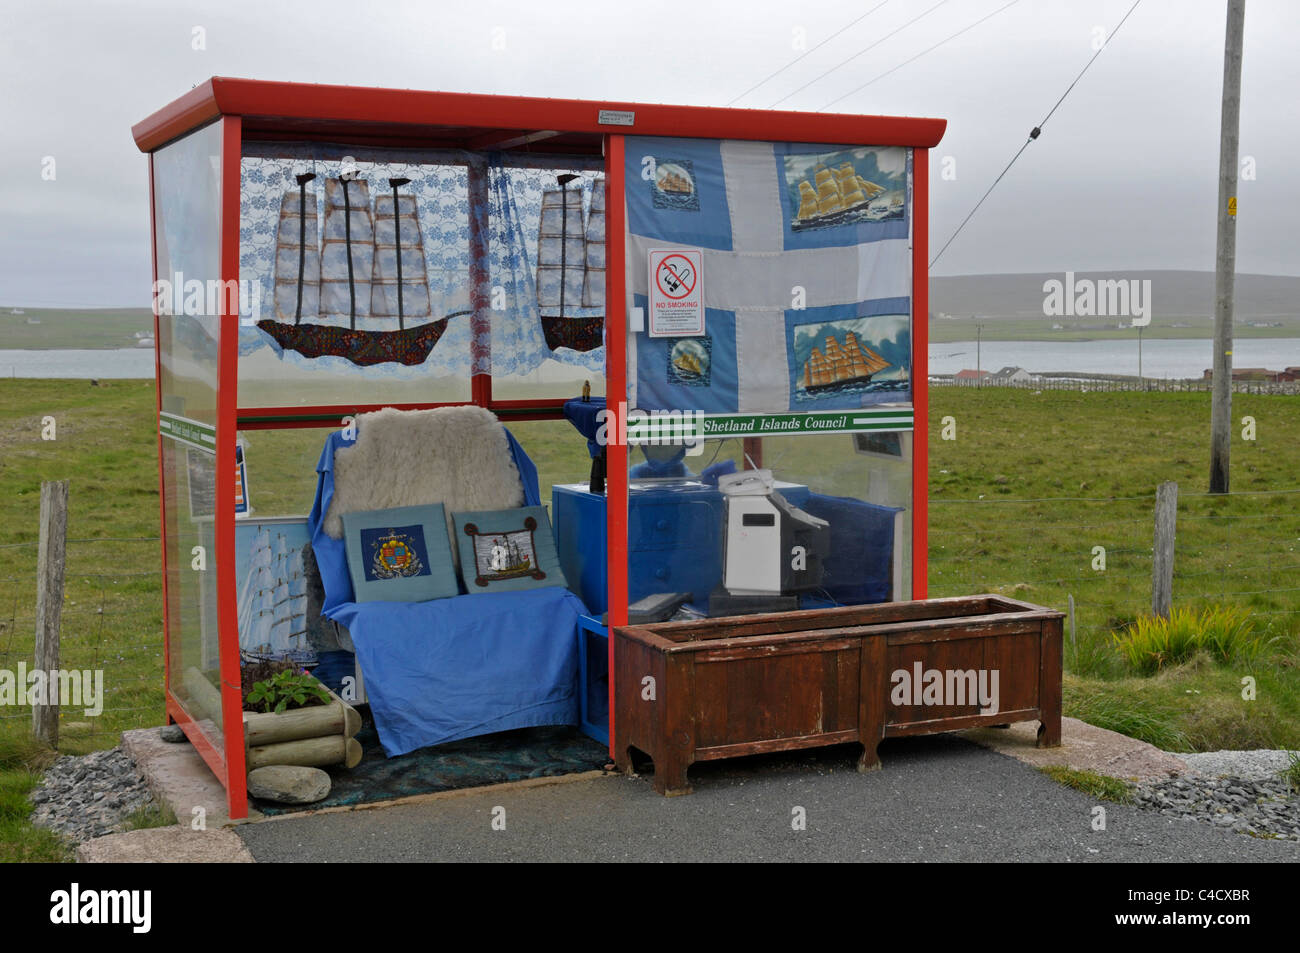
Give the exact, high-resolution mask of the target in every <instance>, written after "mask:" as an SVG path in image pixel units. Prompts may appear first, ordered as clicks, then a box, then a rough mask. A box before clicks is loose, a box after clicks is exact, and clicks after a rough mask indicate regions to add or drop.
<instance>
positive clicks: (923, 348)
mask: <svg viewBox="0 0 1300 953" xmlns="http://www.w3.org/2000/svg"><path fill="white" fill-rule="evenodd" d="M929 247H930V150H929V149H914V150H912V598H913V599H924V598H926V593H927V592H928V591H929V564H930V563H929V550H928V547H929V538H930V529H929V526H930V524H929V518H930V515H929V514H930V510H929V506H930V497H929V492H930V482H929V481H930V446H929V435H930V418H929V413H930V261H929Z"/></svg>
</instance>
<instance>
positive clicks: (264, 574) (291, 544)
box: [235, 524, 316, 664]
mask: <svg viewBox="0 0 1300 953" xmlns="http://www.w3.org/2000/svg"><path fill="white" fill-rule="evenodd" d="M306 541H307V533H306V526H305V524H304V525H301V526H298V525H285V526H277V525H258V526H254V525H249V526H241V527H239V529H238V533H237V556H236V564H235V572H236V577H237V578H239V579H241V580H242V583H241V586H240V591H239V600H238V606H239V647H240V650H241V652H243V653H244V654H245V655H246V656H250V657H256V658H259V659H272V658H288V659H292V660H293V661H296V662H299V663H300V664H312V663H314V662H315V660H316V653H315V652H314V651H313V650H312V647H311V643H310V641H309V639H308V636H307V627H308V626H307V577H306V573H305V568H304V559H303V546H304V545H305V544H306Z"/></svg>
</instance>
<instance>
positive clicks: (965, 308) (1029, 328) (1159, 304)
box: [930, 271, 1300, 341]
mask: <svg viewBox="0 0 1300 953" xmlns="http://www.w3.org/2000/svg"><path fill="white" fill-rule="evenodd" d="M1074 278H1075V281H1076V282H1077V281H1079V280H1081V279H1089V280H1092V281H1104V280H1115V279H1119V280H1126V281H1127V280H1137V281H1145V280H1149V281H1150V282H1151V327H1150V328H1148V329H1147V330H1146V332H1145V333H1146V334H1148V335H1150V336H1152V337H1207V336H1209V334H1210V332H1211V329H1212V328H1213V324H1214V273H1213V272H1209V271H1107V272H1096V271H1088V272H1075V275H1074ZM1051 279H1055V280H1057V281H1062V282H1063V281H1064V280H1065V275H1064V273H1063V272H1035V273H1027V274H1005V275H955V276H951V277H932V278H931V279H930V314H931V319H932V320H931V326H930V327H931V339H932V340H939V341H943V340H949V341H955V340H968V339H972V338H974V337H975V328H974V325H975V324H976V323H979V324H982V325H984V328H983V331H982V334H983V336H984V337H987V338H1001V339H1009V338H1014V339H1035V338H1040V337H1041V338H1049V339H1058V338H1064V339H1070V338H1078V337H1080V336H1086V337H1089V338H1098V337H1108V336H1113V335H1117V334H1125V335H1131V334H1132V333H1133V332H1132V331H1131V330H1126V331H1117V330H1114V327H1115V324H1116V323H1117V321H1116V320H1114V319H1107V318H1104V317H1070V316H1061V317H1049V316H1046V315H1044V314H1043V301H1044V299H1045V297H1046V295H1045V293H1044V291H1043V284H1044V283H1045V282H1047V281H1049V280H1051ZM1234 304H1235V309H1234V311H1235V314H1234V320H1235V324H1236V326H1237V330H1236V331H1235V332H1234V333H1237V334H1239V335H1240V336H1248V337H1295V336H1300V277H1291V276H1287V275H1246V274H1238V275H1237V278H1236V293H1235V296H1234ZM941 316H942V317H941ZM1120 320H1124V323H1127V320H1126V319H1120ZM1053 324H1060V325H1062V327H1061V328H1060V329H1056V330H1053V328H1052V325H1053ZM1254 324H1263V325H1276V324H1280V325H1281V327H1280V328H1279V327H1267V328H1264V327H1253V326H1252V325H1254Z"/></svg>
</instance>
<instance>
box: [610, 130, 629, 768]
mask: <svg viewBox="0 0 1300 953" xmlns="http://www.w3.org/2000/svg"><path fill="white" fill-rule="evenodd" d="M623 147H624V140H623V137H622V136H609V137H608V138H607V139H606V144H605V245H606V249H607V254H606V258H605V260H606V262H607V263H609V264H608V267H607V270H606V273H605V406H606V407H610V408H613V409H614V410H615V411H616V412H617V414H618V417H617V427H616V428H615V429H614V433H615V439H613V440H610V441H608V442H607V444H606V446H605V459H606V476H605V553H606V564H607V573H606V575H607V578H608V585H609V601H608V605H609V624H610V626H616V625H626V624H627V480H628V477H627V441H626V440H624V439H622V433H623V430H622V428H623V426H624V425H625V421H624V419H623V414H624V412H625V410H626V408H627V403H626V401H627V288H626V284H627V282H626V277H627V272H626V264H625V260H626V255H627V250H626V244H627V243H626V240H625V235H626V229H627V222H626V210H625V207H624V204H623V188H624V181H623V179H624V176H623ZM608 671H609V754H610V757H613V756H614V693H615V691H616V687H615V684H614V679H615V674H614V672H615V667H614V640H613V639H610V640H609V669H608Z"/></svg>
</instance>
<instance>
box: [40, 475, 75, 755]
mask: <svg viewBox="0 0 1300 953" xmlns="http://www.w3.org/2000/svg"><path fill="white" fill-rule="evenodd" d="M67 537H68V481H67V480H59V481H57V482H55V481H50V480H46V481H42V483H41V541H40V547H39V549H38V550H37V556H36V670H37V671H38V672H43V673H45V674H44V677H45V692H46V694H45V700H46V702H47V703H46V704H43V705H32V734H34V735H35V736H36V738H37V740H38V741H44V742H45V743H46V744H48V745H50V746H52V747H53V746H55V745H57V744H58V743H59V706H58V704H57V701H56V700H55V697H54V692H56V691H57V690H58V688H57V686H58V684H59V682H58V675H57V670H58V667H59V620H60V617H61V615H62V613H63V557H64V552H65V549H66V544H67ZM51 683H53V687H52V686H51ZM50 702H54V703H53V704H50Z"/></svg>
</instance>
